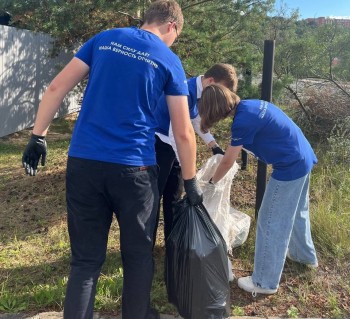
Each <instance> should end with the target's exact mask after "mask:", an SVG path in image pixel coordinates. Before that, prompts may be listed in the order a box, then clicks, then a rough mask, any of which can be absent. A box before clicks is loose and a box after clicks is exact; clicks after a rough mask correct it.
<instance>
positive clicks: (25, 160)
mask: <svg viewBox="0 0 350 319" xmlns="http://www.w3.org/2000/svg"><path fill="white" fill-rule="evenodd" d="M46 153H47V146H46V141H45V136H39V135H35V134H32V136H31V137H30V140H29V142H28V144H27V146H26V148H25V150H24V152H23V156H22V165H23V167H24V169H25V171H26V173H27V174H28V175H30V176H35V174H36V172H37V168H38V164H39V160H40V157H41V166H44V165H45V161H46Z"/></svg>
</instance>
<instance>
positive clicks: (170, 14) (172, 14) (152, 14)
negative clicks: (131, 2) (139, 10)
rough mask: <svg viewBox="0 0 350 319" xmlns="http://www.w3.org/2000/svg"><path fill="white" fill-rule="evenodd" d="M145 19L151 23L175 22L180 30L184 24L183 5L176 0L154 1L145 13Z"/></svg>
mask: <svg viewBox="0 0 350 319" xmlns="http://www.w3.org/2000/svg"><path fill="white" fill-rule="evenodd" d="M143 20H144V22H145V23H149V24H150V23H158V24H164V23H167V22H175V23H176V27H177V29H178V30H179V32H180V31H181V30H182V28H183V25H184V17H183V14H182V10H181V7H180V5H179V4H178V3H177V2H176V1H174V0H158V1H155V2H152V3H151V5H150V6H149V7H148V9H147V10H146V12H145V14H144V17H143Z"/></svg>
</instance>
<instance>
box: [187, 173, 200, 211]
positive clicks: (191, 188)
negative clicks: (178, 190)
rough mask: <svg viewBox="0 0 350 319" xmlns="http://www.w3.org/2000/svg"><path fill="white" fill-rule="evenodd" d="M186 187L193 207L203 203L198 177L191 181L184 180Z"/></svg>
mask: <svg viewBox="0 0 350 319" xmlns="http://www.w3.org/2000/svg"><path fill="white" fill-rule="evenodd" d="M184 187H185V192H186V195H187V198H188V200H189V202H190V204H191V205H193V206H195V205H198V204H201V203H202V202H203V192H202V190H201V189H200V187H199V185H198V183H197V178H196V176H195V177H193V178H191V179H184Z"/></svg>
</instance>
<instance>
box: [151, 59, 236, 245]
mask: <svg viewBox="0 0 350 319" xmlns="http://www.w3.org/2000/svg"><path fill="white" fill-rule="evenodd" d="M187 83H188V90H189V95H188V106H189V111H190V117H191V122H192V125H193V128H194V130H195V132H196V133H197V134H198V135H199V136H200V137H201V138H202V139H203V141H204V143H205V144H207V145H208V147H210V148H211V150H212V152H213V154H214V155H215V154H224V151H223V150H222V149H221V148H220V146H219V145H218V144H217V143H216V141H215V138H214V137H213V135H211V134H210V132H207V133H203V132H202V131H201V130H200V117H199V115H198V108H197V103H198V101H199V100H200V98H201V95H202V91H203V89H204V88H205V87H207V86H208V85H210V84H212V83H221V84H223V85H224V86H226V87H227V88H229V89H230V90H231V91H232V92H236V89H237V83H238V79H237V75H236V70H235V68H234V67H233V66H232V65H230V64H225V63H217V64H214V65H213V66H212V67H210V68H209V69H208V70H207V71H206V72H205V73H204V75H200V76H197V77H192V78H190V79H188V80H187ZM166 103H167V102H166V99H165V96H164V95H162V96H161V98H160V99H159V101H158V104H157V108H156V113H155V117H156V119H157V122H158V126H157V128H156V144H155V149H156V158H157V164H158V166H159V177H158V190H159V196H160V198H161V197H162V196H163V217H164V239H165V241H166V240H167V238H168V237H169V234H170V232H171V229H172V221H173V216H174V211H173V210H174V207H175V206H174V204H175V203H176V202H177V201H178V200H179V199H180V197H181V194H182V188H183V185H182V178H181V167H180V165H179V162H178V160H177V148H176V143H175V140H174V135H173V132H172V125H171V123H170V116H169V111H168V108H167V105H166ZM159 206H160V205H159ZM159 215H160V207H159V208H158V215H157V223H156V225H157V226H158V221H159ZM157 226H156V228H155V234H154V239H156V232H157Z"/></svg>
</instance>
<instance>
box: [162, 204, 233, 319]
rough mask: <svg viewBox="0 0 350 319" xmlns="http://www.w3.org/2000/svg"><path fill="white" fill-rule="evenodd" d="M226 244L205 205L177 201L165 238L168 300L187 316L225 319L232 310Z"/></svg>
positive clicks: (201, 318) (190, 317)
mask: <svg viewBox="0 0 350 319" xmlns="http://www.w3.org/2000/svg"><path fill="white" fill-rule="evenodd" d="M228 276H229V271H228V263H227V247H226V244H225V241H224V239H223V238H222V236H221V234H220V232H219V230H218V229H217V227H216V226H215V224H214V223H213V221H212V220H211V218H210V216H209V214H208V212H207V211H206V209H205V207H204V206H203V205H198V206H191V205H190V204H189V203H188V201H187V199H186V198H185V199H184V200H182V201H180V202H179V203H178V204H177V207H176V212H175V216H174V221H173V229H172V231H171V233H170V235H169V238H168V240H167V241H166V271H165V278H166V287H167V292H168V299H169V302H171V303H172V304H174V305H175V306H176V307H177V310H178V312H179V314H180V315H181V316H182V317H183V318H185V319H223V318H226V317H228V316H229V313H230V305H229V304H230V287H229V278H228Z"/></svg>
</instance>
